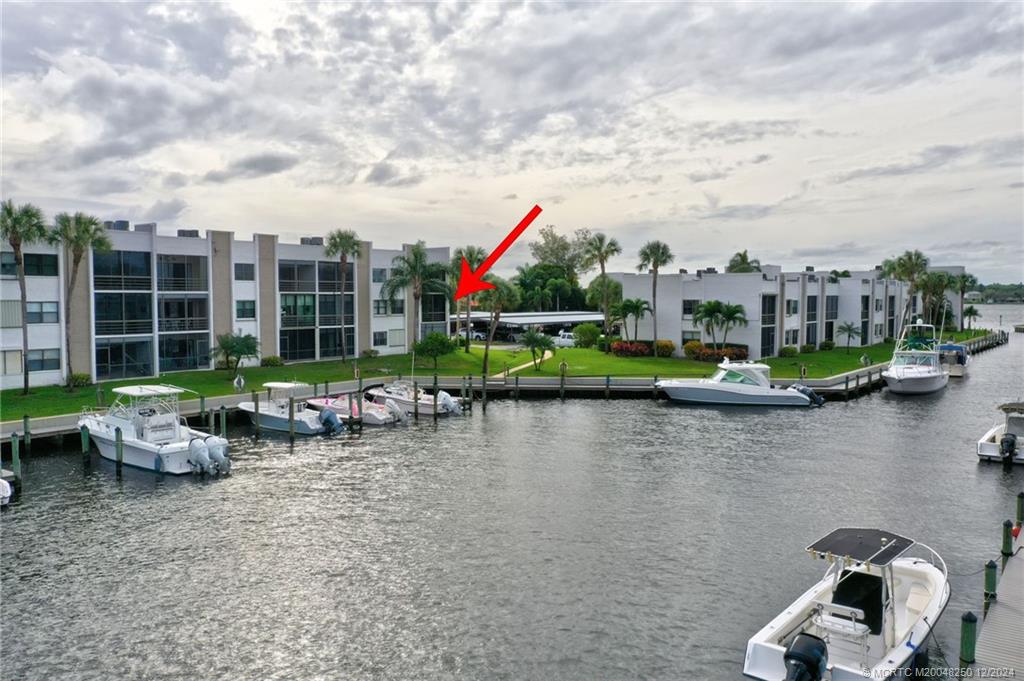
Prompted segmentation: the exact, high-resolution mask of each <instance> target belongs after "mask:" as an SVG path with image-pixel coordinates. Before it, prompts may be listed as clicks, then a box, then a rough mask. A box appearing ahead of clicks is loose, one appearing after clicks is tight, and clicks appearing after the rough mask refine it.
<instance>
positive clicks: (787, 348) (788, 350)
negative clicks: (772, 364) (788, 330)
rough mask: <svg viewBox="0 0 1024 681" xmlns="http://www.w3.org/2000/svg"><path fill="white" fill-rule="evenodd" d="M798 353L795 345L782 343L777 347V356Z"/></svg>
mask: <svg viewBox="0 0 1024 681" xmlns="http://www.w3.org/2000/svg"><path fill="white" fill-rule="evenodd" d="M798 354H800V353H799V351H798V350H797V349H796V346H795V345H783V346H782V347H781V348H779V357H796V356H797V355H798Z"/></svg>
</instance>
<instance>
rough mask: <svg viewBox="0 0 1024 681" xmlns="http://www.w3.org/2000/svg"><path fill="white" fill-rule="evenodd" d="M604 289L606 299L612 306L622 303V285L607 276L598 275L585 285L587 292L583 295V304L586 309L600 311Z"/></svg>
mask: <svg viewBox="0 0 1024 681" xmlns="http://www.w3.org/2000/svg"><path fill="white" fill-rule="evenodd" d="M606 287H607V293H608V299H609V301H610V302H611V304H612V305H615V304H617V303H620V302H622V284H620V283H619V282H617V281H615V280H614V279H612V278H611V277H609V276H607V275H605V276H601V275H598V276H596V277H594V278H593V279H592V280H591V281H590V283H589V284H587V290H586V292H585V293H584V298H585V300H584V302H585V304H586V306H587V307H588V308H590V309H594V310H600V309H601V303H602V302H603V301H604V295H605V289H606ZM609 312H610V310H609Z"/></svg>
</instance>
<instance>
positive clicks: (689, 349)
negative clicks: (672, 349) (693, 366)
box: [683, 340, 704, 359]
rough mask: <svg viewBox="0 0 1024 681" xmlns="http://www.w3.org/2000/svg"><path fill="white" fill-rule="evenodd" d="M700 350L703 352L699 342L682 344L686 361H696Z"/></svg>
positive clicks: (701, 344) (702, 345)
mask: <svg viewBox="0 0 1024 681" xmlns="http://www.w3.org/2000/svg"><path fill="white" fill-rule="evenodd" d="M702 350H704V344H703V343H701V342H700V341H699V340H692V341H686V342H685V343H684V344H683V354H684V355H686V359H697V358H698V357H699V356H700V353H701V351H702Z"/></svg>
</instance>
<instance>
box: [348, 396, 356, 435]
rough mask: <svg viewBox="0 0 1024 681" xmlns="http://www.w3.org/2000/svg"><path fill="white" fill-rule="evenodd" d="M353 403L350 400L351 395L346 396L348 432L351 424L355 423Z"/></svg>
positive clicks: (350, 430)
mask: <svg viewBox="0 0 1024 681" xmlns="http://www.w3.org/2000/svg"><path fill="white" fill-rule="evenodd" d="M354 410H355V401H354V400H353V399H352V393H349V394H348V432H350V433H351V432H352V424H353V423H354V422H355V411H354Z"/></svg>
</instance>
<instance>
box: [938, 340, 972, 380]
mask: <svg viewBox="0 0 1024 681" xmlns="http://www.w3.org/2000/svg"><path fill="white" fill-rule="evenodd" d="M938 349H939V357H940V358H941V359H942V363H943V365H945V367H946V371H948V372H949V377H950V378H963V377H964V376H966V375H967V367H968V366H969V365H970V363H971V353H970V351H969V350H968V349H967V346H966V345H963V344H961V343H943V344H942V345H940V346H939V348H938Z"/></svg>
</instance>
